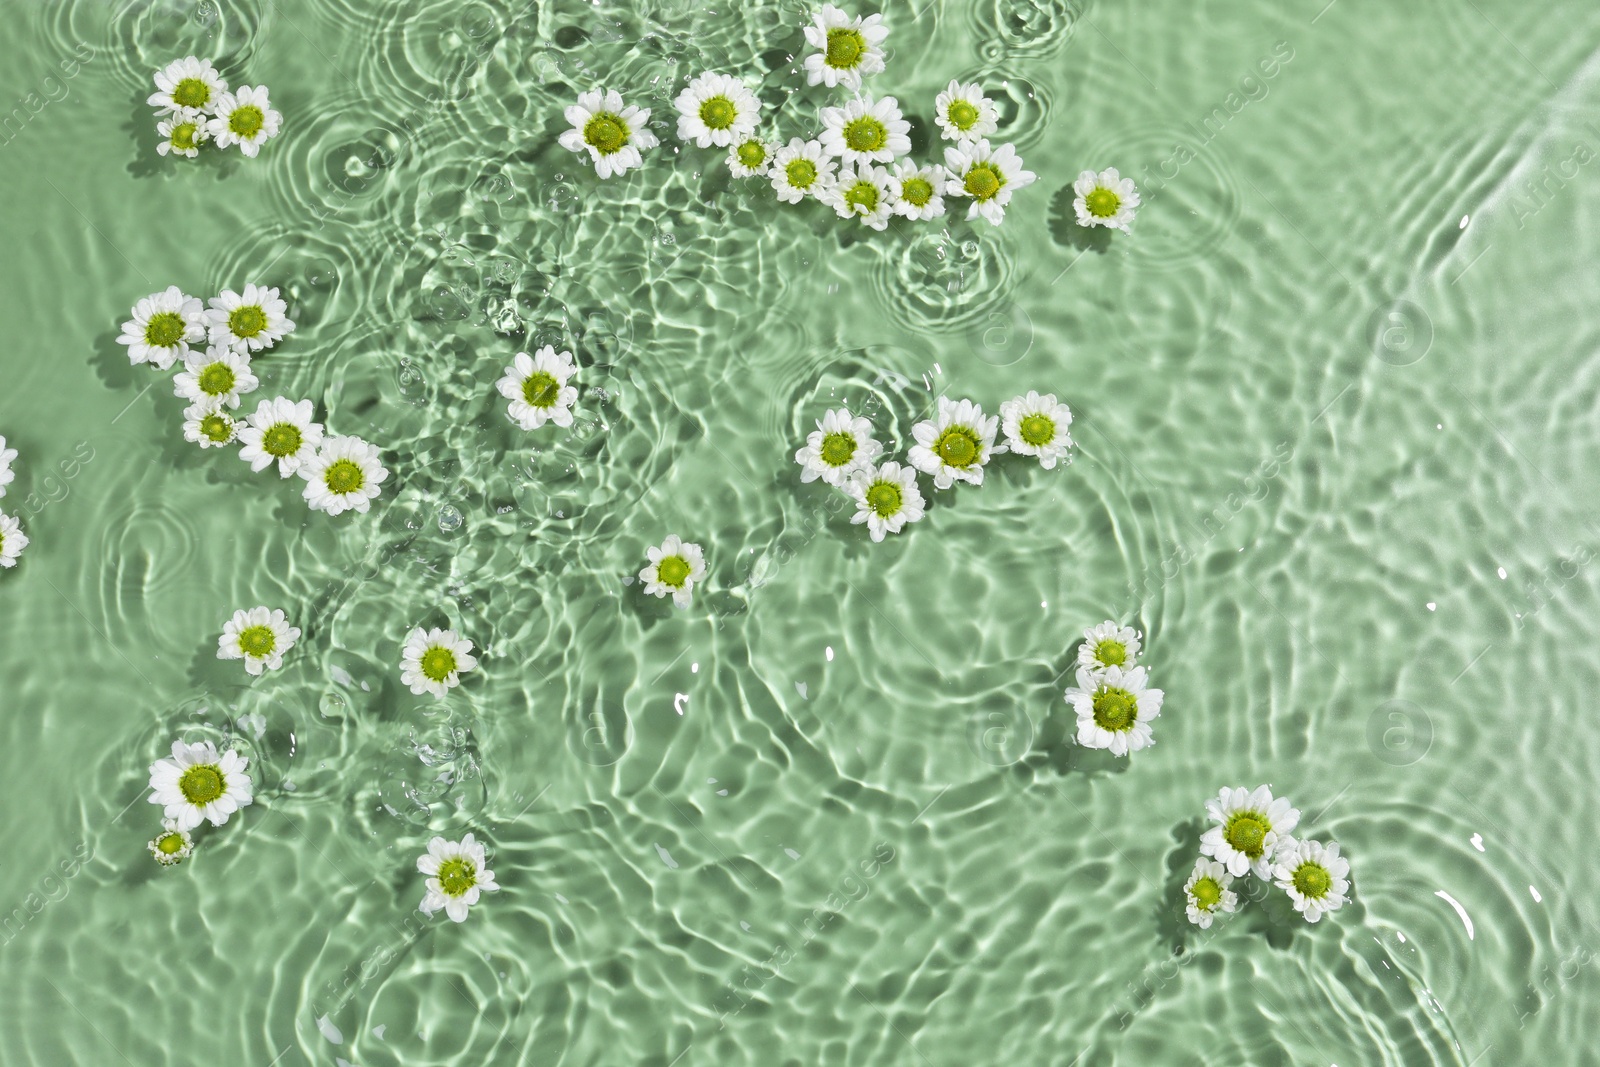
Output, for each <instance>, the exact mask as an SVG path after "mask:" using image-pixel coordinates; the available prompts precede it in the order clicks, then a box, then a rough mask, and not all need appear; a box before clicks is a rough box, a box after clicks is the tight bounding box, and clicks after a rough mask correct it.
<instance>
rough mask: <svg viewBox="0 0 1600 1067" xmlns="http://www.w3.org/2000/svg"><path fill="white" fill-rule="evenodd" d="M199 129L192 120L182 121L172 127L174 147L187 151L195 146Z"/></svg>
mask: <svg viewBox="0 0 1600 1067" xmlns="http://www.w3.org/2000/svg"><path fill="white" fill-rule="evenodd" d="M198 129H199V127H198V126H196V125H195V124H194V123H192V122H180V123H178V124H177V125H176V126H174V127H172V147H173V148H176V149H179V150H181V151H184V152H187V151H188V150H189V149H191V148H193V147H194V135H195V133H196V131H197V130H198Z"/></svg>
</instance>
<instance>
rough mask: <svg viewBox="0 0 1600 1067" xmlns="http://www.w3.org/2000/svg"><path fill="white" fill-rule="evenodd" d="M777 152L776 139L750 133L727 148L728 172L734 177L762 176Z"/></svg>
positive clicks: (769, 171)
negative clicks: (772, 139) (771, 139)
mask: <svg viewBox="0 0 1600 1067" xmlns="http://www.w3.org/2000/svg"><path fill="white" fill-rule="evenodd" d="M777 154H778V142H777V141H769V140H767V139H766V138H763V137H757V136H755V135H751V136H749V137H746V138H745V139H744V140H742V141H739V142H736V143H735V144H734V145H733V146H732V147H731V148H729V149H728V172H729V173H731V174H732V175H733V176H734V177H735V178H764V177H766V176H767V174H769V173H771V171H772V157H773V156H775V155H777Z"/></svg>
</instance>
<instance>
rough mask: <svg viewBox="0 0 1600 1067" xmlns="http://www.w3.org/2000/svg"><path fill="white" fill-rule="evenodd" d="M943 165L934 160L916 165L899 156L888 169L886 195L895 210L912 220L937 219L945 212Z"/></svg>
mask: <svg viewBox="0 0 1600 1067" xmlns="http://www.w3.org/2000/svg"><path fill="white" fill-rule="evenodd" d="M946 181H947V179H946V177H945V173H944V168H943V167H941V166H939V164H937V163H930V164H929V165H928V166H926V167H919V166H917V165H916V164H915V163H913V162H911V161H910V160H909V159H902V160H901V161H900V162H898V163H896V164H895V165H894V169H893V170H891V171H890V172H889V199H890V200H891V201H893V203H894V213H895V214H896V215H903V216H904V217H906V218H908V219H911V220H912V221H913V222H919V221H921V220H923V219H936V218H938V217H939V216H940V215H943V214H944V187H945V183H946Z"/></svg>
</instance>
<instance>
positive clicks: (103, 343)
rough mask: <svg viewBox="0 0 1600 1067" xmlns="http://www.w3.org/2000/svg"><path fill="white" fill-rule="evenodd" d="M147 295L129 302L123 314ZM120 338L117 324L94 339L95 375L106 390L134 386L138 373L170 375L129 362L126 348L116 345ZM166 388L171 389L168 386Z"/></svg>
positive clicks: (120, 333) (118, 389)
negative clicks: (114, 327) (113, 328)
mask: <svg viewBox="0 0 1600 1067" xmlns="http://www.w3.org/2000/svg"><path fill="white" fill-rule="evenodd" d="M147 295H148V294H146V293H140V294H139V296H137V297H135V298H134V299H132V300H129V301H128V307H127V309H124V311H123V314H124V315H126V314H127V313H128V309H131V308H132V307H133V305H134V304H135V303H137V302H138V300H139V299H140V298H141V297H144V296H147ZM121 336H122V328H121V325H120V323H119V325H118V327H117V329H115V330H107V331H105V332H104V333H102V334H100V335H99V336H98V337H96V338H95V339H94V357H95V358H94V365H95V367H94V369H95V373H96V374H98V375H99V376H100V380H101V381H102V382H104V383H105V385H106V388H107V389H110V390H113V391H121V390H123V389H127V388H128V387H129V386H131V385H134V384H136V383H137V382H138V381H139V378H140V377H141V375H139V374H138V373H136V372H138V371H145V372H148V373H151V374H164V373H171V372H170V371H158V370H156V369H155V368H153V367H150V366H148V365H139V364H134V363H131V362H129V360H128V346H127V345H119V344H117V338H118V337H121ZM168 388H171V387H170V386H168Z"/></svg>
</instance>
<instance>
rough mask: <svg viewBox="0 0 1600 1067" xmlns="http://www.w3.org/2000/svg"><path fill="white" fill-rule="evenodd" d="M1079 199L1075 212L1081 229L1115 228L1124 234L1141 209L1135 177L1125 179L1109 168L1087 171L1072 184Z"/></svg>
mask: <svg viewBox="0 0 1600 1067" xmlns="http://www.w3.org/2000/svg"><path fill="white" fill-rule="evenodd" d="M1072 191H1073V192H1074V193H1076V194H1077V195H1076V197H1074V198H1073V201H1072V210H1074V211H1076V212H1077V213H1078V225H1079V226H1115V227H1116V228H1117V229H1119V230H1121V231H1122V232H1123V233H1127V232H1128V224H1129V223H1130V222H1132V221H1133V213H1134V210H1135V209H1136V208H1138V206H1139V191H1138V190H1137V189H1135V188H1134V187H1133V179H1132V178H1124V177H1122V176H1121V175H1120V174H1118V173H1117V168H1116V167H1110V168H1107V169H1106V170H1103V171H1101V172H1100V173H1099V174H1096V173H1095V172H1094V171H1092V170H1086V171H1084V172H1083V173H1082V174H1080V175H1078V180H1077V181H1075V182H1073V183H1072Z"/></svg>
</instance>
